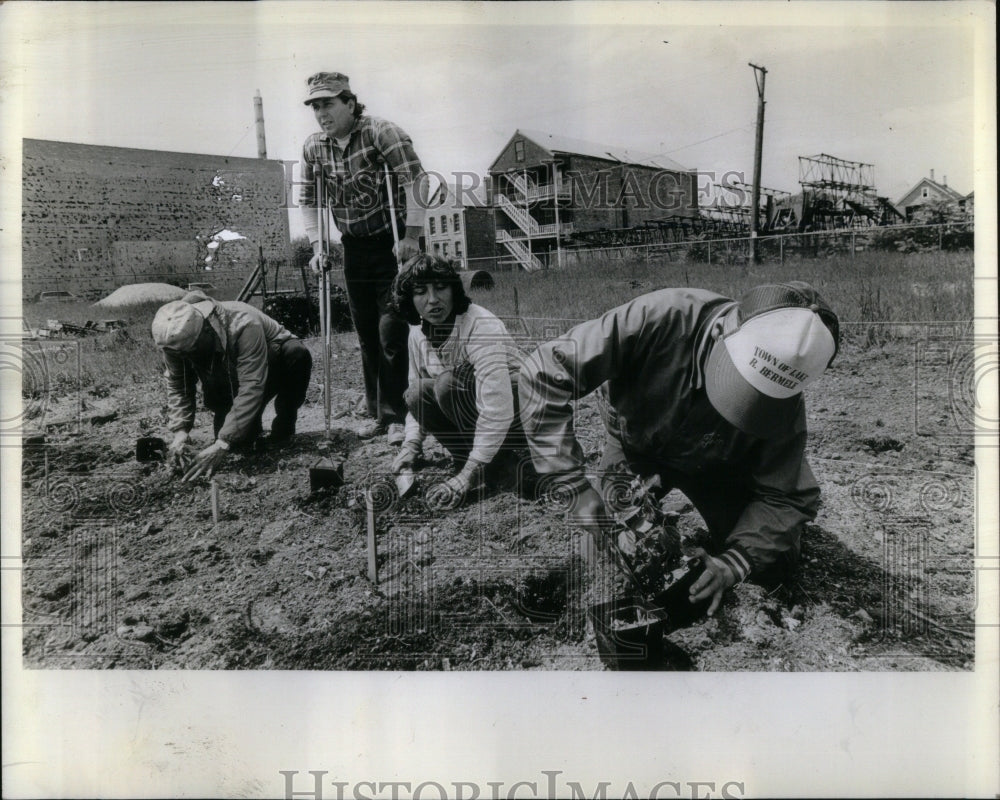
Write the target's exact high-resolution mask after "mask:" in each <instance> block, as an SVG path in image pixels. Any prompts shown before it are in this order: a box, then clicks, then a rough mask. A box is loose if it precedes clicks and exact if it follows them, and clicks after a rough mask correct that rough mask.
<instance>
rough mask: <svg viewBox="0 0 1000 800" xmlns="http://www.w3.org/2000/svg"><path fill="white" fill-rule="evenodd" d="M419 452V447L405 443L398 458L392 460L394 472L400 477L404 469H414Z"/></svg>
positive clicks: (397, 455)
mask: <svg viewBox="0 0 1000 800" xmlns="http://www.w3.org/2000/svg"><path fill="white" fill-rule="evenodd" d="M419 452H420V450H419V447H413V446H412V445H408V444H407V443H406V442H403V445H402V447H400V448H399V452H398V453H397V454H396V457H395V458H394V459H393V460H392V471H393V472H394V473H395V474H396V475H398V474H399V473H400V472H402V471H403V470H404V469H413V465H414V464H415V463H416V461H417V453H419Z"/></svg>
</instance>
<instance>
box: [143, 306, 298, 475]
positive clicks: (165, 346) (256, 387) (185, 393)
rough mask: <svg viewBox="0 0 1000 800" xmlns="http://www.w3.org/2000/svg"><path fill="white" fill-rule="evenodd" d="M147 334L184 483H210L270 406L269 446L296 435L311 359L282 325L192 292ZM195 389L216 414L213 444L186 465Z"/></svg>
mask: <svg viewBox="0 0 1000 800" xmlns="http://www.w3.org/2000/svg"><path fill="white" fill-rule="evenodd" d="M152 333H153V341H154V342H155V343H156V346H157V347H159V348H160V350H161V351H162V352H163V361H164V365H165V366H166V373H165V375H166V380H167V405H168V409H169V411H168V417H169V423H168V424H169V428H170V430H171V431H173V433H174V439H173V441H172V442H171V444H170V446H169V455H170V457H171V460H173V461H174V462H175V463H177V464H179V465H183V466H184V468H185V470H186V471H185V473H184V480H190V479H192V478H196V477H197V476H199V475H201V474H206V475H208V476H211V474H212V472H213V471H214V470H215V468H216V467H218V466H219V464H221V463H222V461H224V460H225V458H226V456H227V455H228V454H229V451H230V449H231V448H232V447H233V446H243V445H250V444H253V443H254V442H255V441H256V440H257V438H258V437H259V436H260V434H261V415H262V414H263V413H264V406H266V405H267V403H268V401H269V400H271V398H274V411H275V417H274V422H273V423H272V424H271V441H272V442H273V443H281V442H284V441H287V440H288V439H289V438H290V437H292V436H293V435H294V434H295V423H296V420H297V418H298V410H299V408H300V407H301V406H302V404H303V403H304V402H305V398H306V389H307V388H308V386H309V376H310V374H311V373H312V356H310V354H309V351H308V350H307V349H306V347H305V345H304V344H302V342H301V341H299V339H297V338H296V337H295V336H293V335H292V334H291V333H289V332H288V331H287V330H285V328H284V327H283V326H282V325H281V324H280V323H278V322H276V321H275V320H273V319H271V318H270V317H269V316H267V315H266V314H264V313H263V312H262V311H258V310H257V309H256V308H254V307H253V306H250V305H247V304H246V303H240V302H238V301H236V300H232V301H221V302H220V301H216V300H213V299H211V298H210V297H208V296H206V295H205V294H203V293H202V292H189V293H188V294H187V295H185V296H184V297H183V298H182V299H180V300H174V301H173V302H170V303H167V304H166V305H164V306H161V307H160V309H159V310H158V311H157V312H156V316H154V317H153V323H152ZM199 381H200V382H201V388H202V393H203V395H204V398H205V405H206V406H207V407H208V409H209V410H210V411H212V412H213V413H214V421H213V429H214V433H215V441H214V442H213V443H212V444H211V445H209V446H208V447H206V448H204V449H203V450H201V451H200V452H199V453H197V454H196V455H194V456H193V457H192V458H189V457H188V456H187V447H188V435H189V433H190V431H191V429H192V428H193V427H194V412H195V388H196V384H197V383H198V382H199Z"/></svg>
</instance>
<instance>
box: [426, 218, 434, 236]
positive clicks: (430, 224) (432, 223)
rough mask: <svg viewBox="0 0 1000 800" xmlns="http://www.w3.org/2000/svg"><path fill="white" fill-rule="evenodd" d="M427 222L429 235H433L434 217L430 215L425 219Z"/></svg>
mask: <svg viewBox="0 0 1000 800" xmlns="http://www.w3.org/2000/svg"><path fill="white" fill-rule="evenodd" d="M427 224H428V225H429V226H430V230H431V236H433V235H434V217H430V218H429V219H428V220H427Z"/></svg>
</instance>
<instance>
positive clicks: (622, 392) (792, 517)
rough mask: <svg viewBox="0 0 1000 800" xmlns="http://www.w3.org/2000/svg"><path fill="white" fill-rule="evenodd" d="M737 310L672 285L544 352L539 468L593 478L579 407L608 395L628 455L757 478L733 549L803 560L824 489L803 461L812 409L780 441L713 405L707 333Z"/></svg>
mask: <svg viewBox="0 0 1000 800" xmlns="http://www.w3.org/2000/svg"><path fill="white" fill-rule="evenodd" d="M731 304H732V301H731V300H730V299H729V298H726V297H722V296H721V295H717V294H714V293H712V292H708V291H704V290H700V289H664V290H661V291H657V292H651V293H650V294H646V295H642V296H641V297H637V298H635V299H634V300H632V301H631V302H628V303H626V304H625V305H622V306H619V307H618V308H614V309H612V310H610V311H608V312H607V313H606V314H604V316H602V317H600V318H598V319H594V320H590V321H589V322H584V323H583V324H581V325H578V326H576V327H575V328H573V329H572V330H570V331H569V332H568V333H566V334H565V335H563V336H561V337H560V338H558V339H555V340H553V341H551V342H547V343H545V344H543V345H541V346H540V347H539V348H538V349H537V350H536V351H535V353H534V354H532V356H531V357H529V359H528V360H527V361H526V363H525V364H524V366H522V368H521V375H520V379H519V383H518V389H519V397H520V405H521V421H522V423H523V424H524V432H525V434H526V435H527V437H528V442H529V445H530V447H531V454H532V458H533V460H534V463H535V466H536V468H537V469H538V471H539V472H540V473H542V474H559V475H562V476H563V479H564V480H565V481H566V482H567V483H570V484H574V485H577V486H579V485H581V482H586V477H585V476H584V459H583V452H582V450H581V448H580V445H579V443H578V442H577V440H576V437H575V436H574V434H573V409H572V406H571V405H570V403H571V401H573V400H576V399H578V398H580V397H583V396H584V395H587V394H590V393H591V392H593V391H594V390H596V389H598V388H601V392H602V396H603V397H604V398H605V399H606V400H607V403H606V404H605V408H604V409H602V412H603V413H602V416H603V417H604V421H605V425H606V427H607V428H608V430H609V432H610V433H611V434H613V435H614V436H616V437H617V438H618V439H619V440H620V441H621V442H622V446H623V449H624V451H625V452H626V454H629V455H630V460H632V459H634V460H636V461H641V462H645V463H647V464H653V465H657V466H659V467H661V468H666V469H673V470H677V471H679V472H681V473H683V474H685V475H691V476H695V477H697V475H699V474H701V473H704V474H708V473H710V472H715V473H716V474H717V473H718V470H719V469H725V470H731V471H732V473H733V474H734V475H738V476H739V477H740V479H741V480H745V481H748V482H750V483H751V485H752V487H753V497H752V500H751V502H750V503H749V504H748V505H747V506H746V508H745V509H744V511H743V513H742V515H741V516H740V518H739V520H738V522H737V523H736V526H735V527H734V528H733V530H732V532H731V533H730V534H729V535H728V537H727V542H726V543H727V547H730V548H735V549H737V550H738V551H740V552H741V553H743V554H744V555H745V556H746V557H747V558H748V560H749V561H750V566H751V568H757V567H764V566H770V565H772V564H774V563H775V562H778V561H783V560H785V558H791V559H793V560H794V558H795V557H796V556H797V555H798V549H799V536H800V532H801V528H802V524H803V523H804V522H805V521H808V520H812V519H814V518H815V516H816V512H817V510H818V508H819V486H818V485H817V483H816V480H815V478H814V477H813V474H812V471H811V470H810V468H809V465H808V463H807V462H806V459H805V446H806V420H805V406H804V403H803V404H800V407H799V413H798V417H797V419H796V420H795V421H794V422H793V423H792V424H791V425H790V426H789V429H788V432H787V435H786V436H783V437H781V438H779V439H772V440H761V439H756V438H754V437H752V436H749V435H748V434H745V433H742V432H741V431H739V430H737V429H736V428H734V427H733V426H731V425H729V424H728V423H727V422H725V420H723V419H722V417H721V416H719V415H718V414H717V413H715V412H714V409H712V408H711V406H710V404H709V403H708V399H707V397H706V395H705V390H704V388H703V378H702V365H703V364H704V361H705V356H706V352H707V347H708V342H709V337H708V328H709V326H710V324H711V322H712V320H713V319H714V318H715V317H716V316H717V315H718V314H719V313H721V312H723V311H724V310H725V309H726V308H727V307H731Z"/></svg>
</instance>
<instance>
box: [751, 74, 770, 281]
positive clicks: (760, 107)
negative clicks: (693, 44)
mask: <svg viewBox="0 0 1000 800" xmlns="http://www.w3.org/2000/svg"><path fill="white" fill-rule="evenodd" d="M750 66H751V67H752V68H753V78H754V81H755V82H756V83H757V140H756V143H755V145H754V153H753V193H752V195H751V200H750V260H751V261H752V262H754V263H756V262H757V260H758V254H757V228H758V220H757V217H758V213H759V211H760V160H761V154H762V152H763V148H764V80H765V79H766V78H767V70H766V69H764V68H763V67H758V66H757V65H756V64H753V63H751V64H750Z"/></svg>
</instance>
